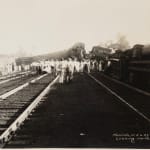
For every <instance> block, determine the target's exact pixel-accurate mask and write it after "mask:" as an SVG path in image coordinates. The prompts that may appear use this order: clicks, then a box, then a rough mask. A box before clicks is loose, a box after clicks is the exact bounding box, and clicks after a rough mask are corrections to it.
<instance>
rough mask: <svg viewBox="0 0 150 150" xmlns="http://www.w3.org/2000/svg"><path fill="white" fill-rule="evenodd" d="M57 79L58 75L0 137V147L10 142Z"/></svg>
mask: <svg viewBox="0 0 150 150" xmlns="http://www.w3.org/2000/svg"><path fill="white" fill-rule="evenodd" d="M58 78H59V75H58V76H57V77H56V78H55V79H54V80H53V81H52V82H50V83H49V85H48V86H47V87H46V88H45V89H44V90H43V91H42V92H41V93H40V94H39V95H38V96H37V97H36V98H35V99H34V101H33V102H32V103H31V104H30V105H29V106H28V107H27V108H26V109H25V110H24V112H23V113H21V114H20V115H19V116H18V117H17V119H16V120H15V121H14V122H13V123H12V124H11V125H10V126H9V127H8V128H7V129H6V130H5V131H4V132H3V133H2V134H1V135H0V147H1V148H2V147H4V145H5V144H6V142H8V141H9V140H10V138H11V137H12V136H13V134H14V133H15V131H16V130H17V129H18V128H19V127H20V125H21V124H22V123H23V122H24V121H25V119H26V118H27V117H28V116H29V114H30V113H31V112H32V111H33V109H35V108H36V106H37V105H38V104H39V102H40V101H41V100H42V98H43V97H44V96H45V95H46V94H47V93H48V92H49V91H50V89H51V86H52V85H54V84H55V83H56V82H57V80H58Z"/></svg>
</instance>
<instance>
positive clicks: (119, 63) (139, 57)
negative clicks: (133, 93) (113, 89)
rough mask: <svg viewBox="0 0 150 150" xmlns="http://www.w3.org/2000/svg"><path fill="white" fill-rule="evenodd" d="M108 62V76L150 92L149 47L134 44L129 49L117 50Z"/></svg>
mask: <svg viewBox="0 0 150 150" xmlns="http://www.w3.org/2000/svg"><path fill="white" fill-rule="evenodd" d="M108 61H109V62H110V64H111V65H110V67H109V69H108V70H107V71H106V73H107V74H108V75H110V76H112V77H114V78H116V79H119V80H121V81H123V82H127V83H130V84H132V85H134V86H136V87H140V88H142V89H146V90H147V89H148V90H149V91H150V45H140V44H136V45H134V46H133V48H131V49H127V50H125V51H120V50H118V51H116V52H115V53H114V54H111V55H110V56H109V59H108Z"/></svg>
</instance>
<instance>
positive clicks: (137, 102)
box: [90, 73, 150, 123]
mask: <svg viewBox="0 0 150 150" xmlns="http://www.w3.org/2000/svg"><path fill="white" fill-rule="evenodd" d="M90 76H91V77H92V78H93V79H94V80H96V82H97V83H98V84H101V86H103V85H104V88H105V89H106V90H108V91H109V92H111V93H112V94H113V95H114V94H115V96H117V97H118V98H119V99H120V100H121V101H122V102H123V103H124V104H125V105H128V107H130V108H131V109H132V110H133V111H135V112H136V113H138V114H139V115H141V116H142V117H143V118H145V119H146V120H147V121H148V122H149V123H150V111H149V106H150V101H149V99H150V93H148V92H146V91H143V90H140V89H137V88H135V87H133V86H131V85H127V84H125V83H123V82H120V81H117V80H115V79H112V78H110V77H108V76H106V75H104V74H102V73H92V74H91V75H90Z"/></svg>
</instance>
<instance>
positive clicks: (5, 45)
mask: <svg viewBox="0 0 150 150" xmlns="http://www.w3.org/2000/svg"><path fill="white" fill-rule="evenodd" d="M118 34H122V35H125V36H126V37H127V40H128V41H129V43H130V45H134V44H137V43H141V44H149V43H150V0H0V54H13V53H16V52H18V51H25V52H26V53H28V54H31V55H37V54H42V53H50V52H54V51H59V50H64V49H67V48H69V47H71V46H72V45H73V44H74V43H76V42H83V43H85V45H86V49H87V50H88V51H89V50H91V48H92V46H94V45H99V44H100V43H105V42H106V41H109V40H112V41H115V40H116V38H117V35H118Z"/></svg>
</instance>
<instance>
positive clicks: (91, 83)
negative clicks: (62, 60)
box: [6, 74, 150, 148]
mask: <svg viewBox="0 0 150 150" xmlns="http://www.w3.org/2000/svg"><path fill="white" fill-rule="evenodd" d="M93 76H94V78H96V76H97V77H99V74H93ZM93 76H92V77H93ZM94 78H91V77H89V76H87V75H85V74H80V75H77V76H75V78H74V80H73V82H72V83H70V84H64V85H59V84H56V85H55V87H54V89H53V90H52V91H51V92H50V93H49V94H48V95H47V96H45V97H44V102H43V103H42V104H41V105H39V107H37V109H36V110H35V111H34V112H32V114H31V115H30V116H29V118H28V119H27V120H26V121H25V122H24V124H23V125H22V126H20V130H18V131H17V132H16V134H15V136H14V137H13V138H12V140H11V141H9V142H8V143H7V144H6V148H12V147H13V148H31V147H34V148H35V147H36V148H37V147H38V148H41V147H43V148H45V147H46V148H50V147H51V148H52V147H53V148H54V147H55V148H56V147H57V148H58V147H61V148H62V147H67V148H68V147H78V148H79V147H86V148H87V147H88V148H89V147H90V148H91V147H94V148H98V147H105V148H106V147H107V148H108V147H130V148H131V147H134V148H135V147H136V146H137V145H138V147H139V146H141V147H142V146H143V147H150V145H149V140H150V139H149V136H150V125H149V122H148V121H147V120H146V119H145V118H144V117H143V116H141V115H139V114H138V113H137V112H135V111H133V110H132V109H131V108H129V106H128V105H125V104H124V103H122V102H121V101H120V99H119V97H118V96H116V95H115V94H113V93H112V91H111V92H110V90H107V89H106V88H104V86H102V85H100V84H97V82H99V81H101V78H99V79H98V78H96V80H98V81H95V79H94ZM93 79H94V80H93ZM103 82H106V81H104V80H103ZM107 82H108V81H107ZM108 83H109V84H110V82H108ZM108 83H107V84H106V86H108ZM111 83H112V82H111ZM112 86H115V85H114V83H112V85H111V84H110V85H109V87H110V88H112ZM116 86H118V85H116ZM116 88H117V87H116ZM118 88H120V87H118ZM120 89H121V88H120ZM121 90H124V89H123V87H122V89H121ZM130 92H133V91H130ZM121 96H122V95H121ZM128 96H129V95H128ZM134 97H135V95H134ZM132 98H133V97H132ZM136 98H137V99H138V98H139V96H137V97H136ZM140 98H141V97H140ZM127 100H128V99H127ZM43 110H45V111H43ZM120 134H122V135H127V134H128V135H135V134H140V135H143V138H147V139H149V140H147V139H146V140H143V141H140V140H139V141H138V139H136V137H134V140H133V141H132V139H130V138H129V137H125V138H126V140H123V141H122V140H120V141H119V140H116V137H115V136H116V135H120ZM144 135H147V137H144ZM121 138H122V137H121ZM123 138H124V137H123Z"/></svg>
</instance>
